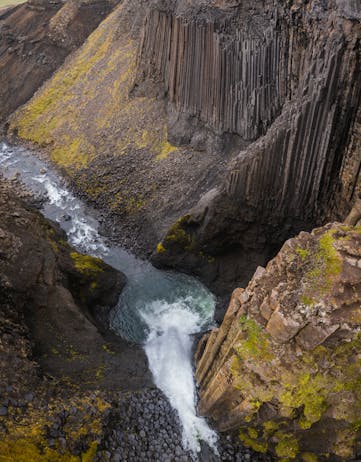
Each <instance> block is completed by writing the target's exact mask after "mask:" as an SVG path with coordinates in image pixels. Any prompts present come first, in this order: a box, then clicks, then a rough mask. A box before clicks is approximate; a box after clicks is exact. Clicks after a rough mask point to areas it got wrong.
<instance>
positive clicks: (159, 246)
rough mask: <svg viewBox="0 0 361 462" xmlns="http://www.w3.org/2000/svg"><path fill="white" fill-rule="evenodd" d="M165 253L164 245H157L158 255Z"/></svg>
mask: <svg viewBox="0 0 361 462" xmlns="http://www.w3.org/2000/svg"><path fill="white" fill-rule="evenodd" d="M165 252H166V249H165V247H164V245H163V244H162V243H161V242H159V243H158V244H157V253H165Z"/></svg>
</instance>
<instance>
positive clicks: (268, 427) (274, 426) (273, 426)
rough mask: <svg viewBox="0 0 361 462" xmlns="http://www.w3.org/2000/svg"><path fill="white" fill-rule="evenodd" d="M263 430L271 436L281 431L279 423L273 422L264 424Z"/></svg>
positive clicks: (268, 421)
mask: <svg viewBox="0 0 361 462" xmlns="http://www.w3.org/2000/svg"><path fill="white" fill-rule="evenodd" d="M263 428H264V430H265V432H266V433H269V434H271V433H274V432H275V431H276V430H278V429H279V424H278V423H277V422H274V421H273V420H267V421H266V422H264V424H263Z"/></svg>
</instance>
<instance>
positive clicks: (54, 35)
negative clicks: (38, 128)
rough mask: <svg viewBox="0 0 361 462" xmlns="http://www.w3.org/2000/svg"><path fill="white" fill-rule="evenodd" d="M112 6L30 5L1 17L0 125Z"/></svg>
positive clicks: (39, 1) (103, 1)
mask: <svg viewBox="0 0 361 462" xmlns="http://www.w3.org/2000/svg"><path fill="white" fill-rule="evenodd" d="M9 3H11V2H9ZM113 5H114V3H113V2H111V1H107V0H100V1H90V2H83V1H77V0H71V1H67V2H66V4H65V5H64V4H63V3H62V2H60V1H51V2H50V1H47V0H33V1H32V0H30V1H29V2H27V3H24V4H22V5H19V6H17V7H15V8H12V9H9V10H7V11H4V12H2V13H1V12H0V123H1V122H3V121H4V120H6V118H7V117H8V116H9V115H10V114H11V113H12V112H13V111H14V110H15V109H17V108H18V107H19V106H21V105H22V104H24V103H25V102H26V101H27V100H28V99H30V98H31V97H32V96H33V94H34V93H35V91H36V90H37V89H38V88H39V87H40V86H41V85H42V83H43V82H44V81H45V80H47V79H48V78H49V77H50V76H51V75H52V74H53V72H54V71H55V70H56V69H57V68H58V67H59V66H60V65H61V64H62V63H63V62H64V60H65V58H66V56H67V55H68V54H69V53H70V52H71V51H72V50H74V49H75V48H77V47H79V46H80V45H81V44H82V43H83V42H84V40H85V39H86V37H87V36H88V35H89V34H90V33H91V32H92V30H94V29H95V28H96V27H97V25H98V24H99V22H100V21H101V20H102V19H104V17H105V16H106V15H107V14H108V13H109V12H110V11H111V9H112V7H113Z"/></svg>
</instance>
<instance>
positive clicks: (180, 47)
mask: <svg viewBox="0 0 361 462" xmlns="http://www.w3.org/2000/svg"><path fill="white" fill-rule="evenodd" d="M224 6H225V5H221V8H223V7H224ZM232 6H236V5H234V4H233V5H232ZM189 10H190V9H189V8H188V10H186V9H185V11H186V12H183V13H182V14H180V13H179V10H174V11H173V13H172V12H170V11H169V10H168V11H158V10H151V11H150V13H149V15H148V18H147V21H146V24H145V32H144V39H143V42H142V46H141V48H140V58H139V67H140V71H139V73H138V75H139V77H138V79H139V80H140V81H141V79H145V80H146V79H149V78H151V79H154V80H156V81H158V82H160V84H161V85H162V82H163V88H164V91H165V94H166V95H167V98H168V100H169V102H170V109H169V113H170V130H169V136H170V137H172V133H177V134H178V133H179V130H178V128H177V127H178V126H179V123H181V124H182V127H184V120H185V119H192V120H193V119H196V120H197V121H198V122H197V124H198V128H199V127H200V128H199V130H201V129H202V127H207V129H208V130H211V131H212V132H213V133H214V134H215V135H217V136H218V137H219V136H220V137H223V138H224V137H225V135H226V134H227V133H229V134H232V136H233V137H234V136H236V135H237V136H238V137H239V139H240V140H242V141H241V142H240V141H239V146H242V143H243V147H241V152H240V153H239V154H238V155H237V156H235V157H234V159H233V160H232V161H230V163H229V165H228V171H227V173H226V174H225V175H224V177H223V178H222V179H221V181H220V183H219V184H218V186H217V191H216V192H214V193H212V194H211V193H208V194H206V196H205V197H204V198H202V199H201V201H200V203H199V204H198V206H197V207H195V208H194V209H192V210H190V212H189V215H187V216H184V217H183V219H182V220H181V221H180V222H181V226H180V228H181V229H182V231H181V233H185V234H186V235H189V236H190V238H189V240H190V241H192V245H191V246H190V245H182V244H183V243H182V242H179V241H178V242H175V240H174V239H172V236H173V237H174V233H173V231H174V229H173V228H171V229H170V230H169V232H168V234H167V235H166V237H165V239H164V240H163V242H162V246H163V249H164V252H162V253H161V254H159V253H158V254H156V255H154V261H155V262H156V263H158V264H166V265H169V266H172V267H176V268H181V269H183V270H186V271H196V272H197V273H198V274H201V275H202V277H203V278H204V279H205V280H206V281H208V282H212V279H213V276H212V275H214V274H215V273H216V274H217V275H218V276H217V278H218V277H219V275H220V273H222V272H223V271H222V267H223V266H225V265H224V262H225V261H226V260H227V261H228V264H229V257H227V254H228V253H229V251H230V249H236V250H234V253H235V254H236V255H237V258H235V260H237V259H240V258H244V257H245V256H246V255H247V254H249V253H252V249H253V250H254V251H255V252H256V253H257V254H258V256H257V258H256V259H258V261H259V262H261V261H262V260H264V261H265V260H266V259H267V258H269V255H271V254H272V253H273V252H274V249H275V248H277V247H278V246H279V245H280V243H281V242H282V241H283V240H284V239H285V238H287V237H288V236H289V235H290V234H291V233H293V232H297V231H299V230H301V229H308V228H309V227H310V226H311V225H312V224H314V223H317V222H321V221H322V220H323V219H324V218H325V216H336V217H340V216H344V215H345V214H346V213H347V212H348V211H349V209H350V207H351V205H352V203H353V202H354V201H355V199H356V198H357V197H358V194H359V189H360V184H361V176H360V169H359V165H360V161H361V153H360V147H359V146H358V140H359V139H360V135H359V123H358V119H359V116H358V115H357V111H359V109H358V108H359V107H360V94H361V81H360V79H359V74H360V69H361V67H360V66H361V64H360V37H361V32H360V30H361V29H360V23H359V20H358V14H359V12H358V11H359V7H358V6H352V7H351V6H350V7H349V8H346V7H345V5H343V4H342V2H339V3H338V4H337V5H335V6H334V7H332V6H330V5H328V7H326V6H325V5H324V4H323V3H322V2H318V1H313V2H311V3H310V4H307V5H306V3H303V2H298V3H296V4H294V5H292V7H291V8H289V7H288V6H286V4H284V3H282V2H278V3H277V4H274V3H273V2H263V3H262V5H261V7H260V8H259V9H258V8H257V7H255V8H254V10H253V11H252V13H251V11H250V9H249V8H248V7H247V4H245V5H243V6H239V7H237V8H232V9H231V10H228V9H226V10H221V9H218V8H213V9H212V8H210V9H208V10H207V15H203V16H202V14H198V15H197V16H195V15H193V16H192V15H191V13H190V12H189ZM346 10H347V11H348V13H347V14H346V13H345V11H346ZM351 11H353V13H352V14H351ZM159 44H161V46H159ZM174 113H176V114H178V116H177V117H175V116H174ZM195 127H196V128H195ZM184 131H185V132H186V134H185V136H184V137H183V138H182V139H181V137H180V136H178V135H177V136H176V139H177V140H178V141H181V142H188V143H190V144H192V139H194V137H195V136H197V125H195V124H194V121H193V122H192V125H189V127H188V131H187V128H186V129H185V130H183V132H184ZM224 139H225V138H224ZM252 140H256V141H254V142H253V143H251V144H250V141H252ZM210 196H211V198H210ZM178 225H179V223H178ZM238 249H240V250H238ZM184 254H187V255H184ZM202 255H206V258H202ZM227 258H228V259H227ZM207 260H208V261H207ZM214 260H215V261H214ZM210 261H211V262H212V264H211V265H210V264H208V263H209V262H210ZM252 269H254V266H253V265H252ZM234 275H235V279H237V277H240V278H241V279H242V278H244V277H245V276H246V275H245V273H242V272H241V273H240V272H239V270H238V269H237V267H236V266H235V267H234ZM246 277H247V276H246ZM223 283H224V284H225V285H227V283H226V280H224V281H223ZM224 284H223V285H224Z"/></svg>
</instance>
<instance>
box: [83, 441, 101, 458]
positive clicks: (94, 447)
mask: <svg viewBox="0 0 361 462" xmlns="http://www.w3.org/2000/svg"><path fill="white" fill-rule="evenodd" d="M97 449H98V443H97V442H96V441H93V442H92V443H91V444H90V446H89V449H88V450H87V451H86V452H85V453H83V454H82V455H81V462H93V461H94V459H95V455H96V452H97Z"/></svg>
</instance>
